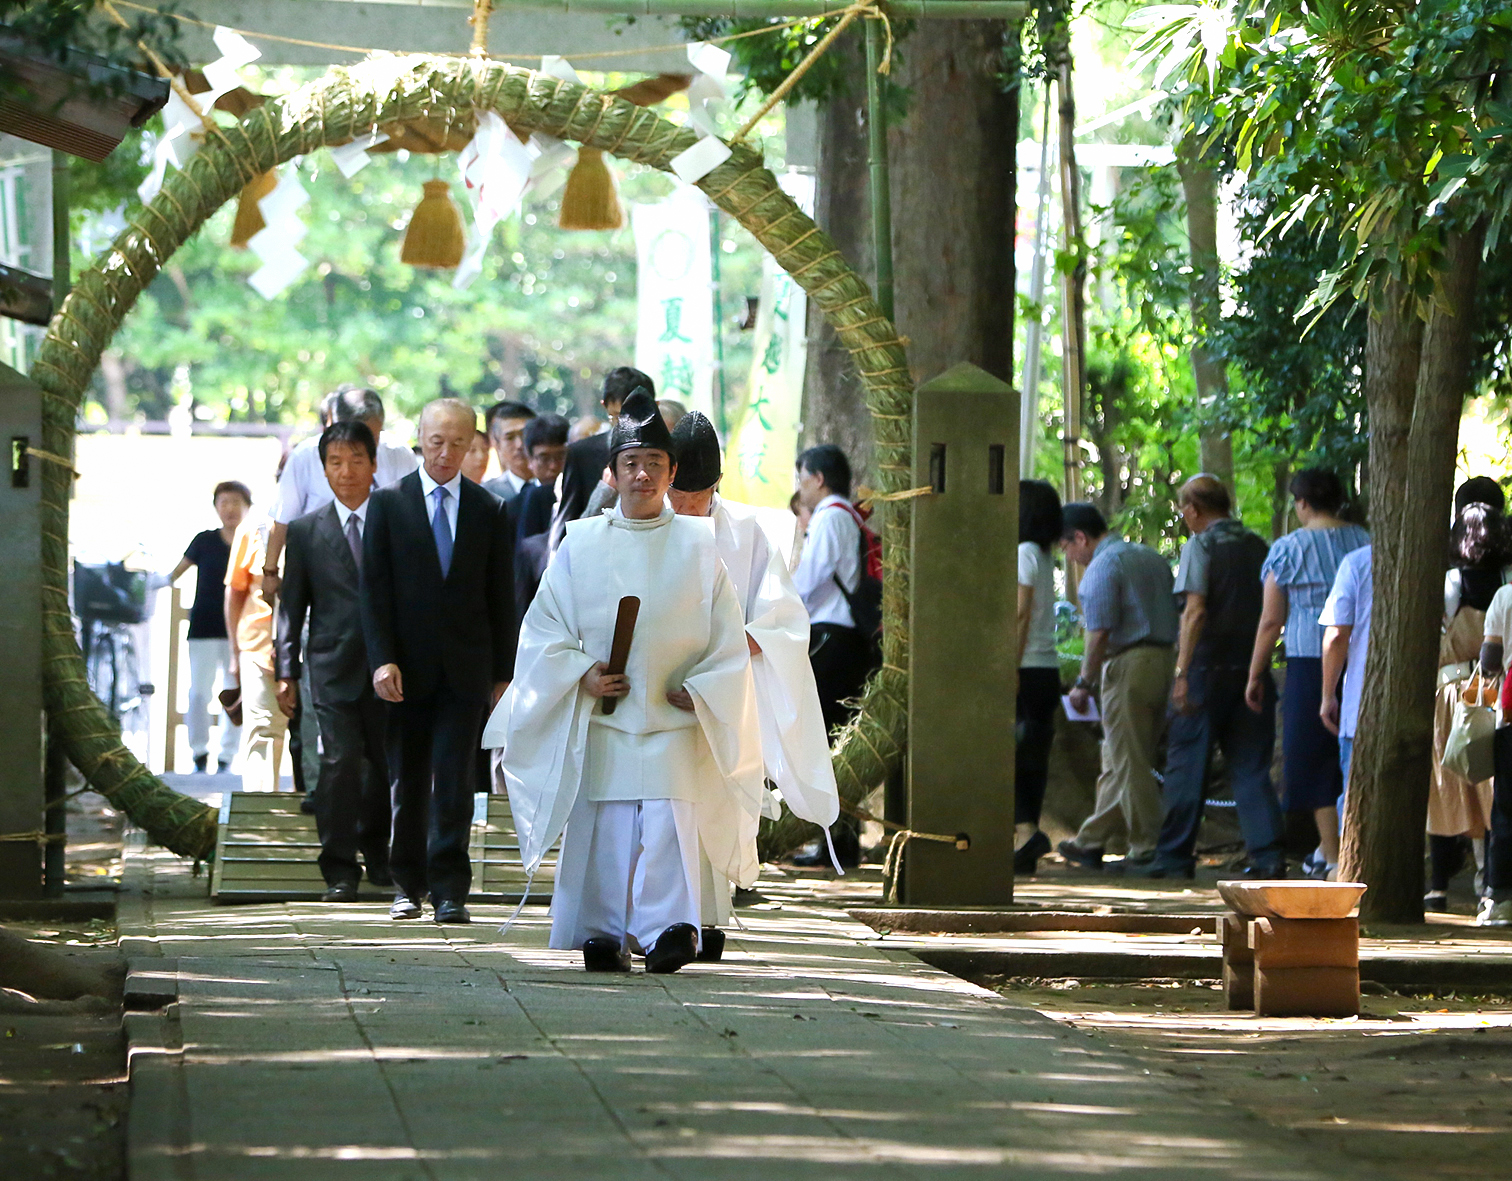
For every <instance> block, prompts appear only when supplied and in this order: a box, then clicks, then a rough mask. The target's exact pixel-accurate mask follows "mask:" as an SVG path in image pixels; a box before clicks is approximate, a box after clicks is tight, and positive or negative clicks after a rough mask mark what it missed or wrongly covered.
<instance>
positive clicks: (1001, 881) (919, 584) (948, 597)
mask: <svg viewBox="0 0 1512 1181" xmlns="http://www.w3.org/2000/svg"><path fill="white" fill-rule="evenodd" d="M1018 403H1019V396H1018V393H1017V391H1015V390H1014V389H1013V388H1012V387H1011V386H1008V385H1006V384H1005V383H1003V382H1001V381H999V380H998V379H997V378H995V377H993V376H992V375H991V374H990V373H987V372H986V371H985V370H982V369H979V368H977V367H976V366H975V365H969V364H964V363H963V364H960V365H956V366H953V367H952V368H951V369H948V370H947V371H946V372H944V373H942V374H941V375H940V376H939V377H936V378H935V379H934V380H933V381H930V382H927V383H926V384H924V385H922V386H920V387H919V390H918V392H917V393H916V394H915V397H914V473H913V484H914V487H923V486H925V485H933V486H934V488H935V492H934V493H933V494H931V495H927V496H920V497H918V498H916V499H915V500H914V501H913V547H912V571H911V578H910V596H911V602H912V642H911V645H910V647H911V654H910V661H911V663H910V669H911V676H910V681H909V703H908V826H909V828H911V829H913V830H914V831H916V832H922V833H934V834H939V835H945V836H954V835H956V834H962V835H963V836H965V837H967V838H969V840H970V846H969V848H966V849H964V850H963V849H961V848H958V847H957V845H956V844H954V843H944V842H938V841H932V840H927V839H919V838H915V839H913V840H911V841H910V842H909V844H908V846H907V850H906V853H905V855H904V875H903V880H902V889H901V897H902V899H903V900H904V902H905V903H907V904H909V905H915V906H1002V905H1006V904H1008V903H1010V902H1012V901H1013V750H1014V734H1013V730H1014V697H1015V694H1016V692H1017V687H1018V653H1017V651H1016V645H1015V638H1014V637H1015V621H1016V615H1017V610H1018ZM891 511H897V510H896V509H893V510H891Z"/></svg>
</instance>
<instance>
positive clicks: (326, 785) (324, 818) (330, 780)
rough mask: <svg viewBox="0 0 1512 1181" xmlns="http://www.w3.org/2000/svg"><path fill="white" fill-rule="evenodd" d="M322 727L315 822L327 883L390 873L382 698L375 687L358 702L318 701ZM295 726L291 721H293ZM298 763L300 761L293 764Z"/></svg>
mask: <svg viewBox="0 0 1512 1181" xmlns="http://www.w3.org/2000/svg"><path fill="white" fill-rule="evenodd" d="M314 710H315V721H316V722H317V723H318V724H319V726H320V784H319V790H317V791H316V793H315V827H316V830H317V831H318V832H319V833H320V872H321V875H322V876H323V877H324V878H325V880H326V885H328V886H332V885H335V884H336V883H337V882H356V881H360V880H361V878H362V866H361V865H359V864H358V863H357V855H358V854H359V853H360V854H361V855H362V862H363V864H364V865H366V866H367V870H368V877H369V878H372V877H374V876H376V877H379V878H382V877H385V876H387V874H388V863H389V775H388V759H387V755H386V752H385V750H384V743H385V735H384V721H385V718H384V711H383V703H382V702H381V701H379V700H378V698H377V697H376V696H375V695H374V693H373V690H372V689H371V688H369V689H366V690H364V691H363V694H362V696H361V697H360V698H358V699H357V700H356V701H321V700H318V699H317V700H316V701H315V702H314ZM291 725H292V723H291ZM295 766H298V763H297V762H296V763H295Z"/></svg>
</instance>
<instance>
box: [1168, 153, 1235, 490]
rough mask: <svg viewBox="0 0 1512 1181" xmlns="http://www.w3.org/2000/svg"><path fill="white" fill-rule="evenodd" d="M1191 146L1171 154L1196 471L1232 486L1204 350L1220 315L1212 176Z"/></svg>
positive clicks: (1216, 377) (1222, 381)
mask: <svg viewBox="0 0 1512 1181" xmlns="http://www.w3.org/2000/svg"><path fill="white" fill-rule="evenodd" d="M1195 151H1196V149H1195V147H1194V145H1192V144H1190V143H1183V144H1182V145H1181V147H1180V148H1179V149H1178V150H1177V152H1176V171H1177V172H1178V173H1179V174H1180V176H1181V190H1182V193H1183V195H1184V196H1185V197H1186V210H1187V238H1188V241H1189V243H1190V251H1189V257H1190V260H1191V264H1192V276H1191V280H1190V286H1189V288H1188V300H1189V302H1190V304H1191V308H1192V337H1193V339H1192V375H1193V377H1194V378H1195V379H1196V383H1197V416H1198V418H1197V421H1198V424H1199V425H1198V434H1197V438H1198V446H1199V449H1200V452H1201V458H1200V460H1199V462H1200V463H1201V464H1202V470H1203V471H1205V472H1207V473H1209V474H1210V475H1214V476H1217V477H1218V478H1219V479H1220V480H1222V481H1223V482H1224V483H1225V484H1227V485H1228V486H1229V487H1230V488H1233V486H1234V443H1233V439H1232V438H1231V437H1230V435H1229V432H1228V431H1227V430H1226V429H1225V428H1224V427H1223V426H1222V425H1221V424H1219V423H1218V422H1217V421H1216V411H1217V409H1218V403H1219V401H1220V400H1221V399H1222V398H1223V396H1224V395H1225V394H1227V393H1228V376H1227V374H1226V373H1225V372H1224V366H1223V362H1222V361H1220V360H1218V359H1217V358H1215V357H1214V356H1213V355H1212V352H1211V351H1210V350H1209V348H1208V344H1207V342H1208V340H1209V339H1210V337H1211V335H1212V332H1213V329H1214V328H1216V327H1217V325H1218V322H1219V320H1220V319H1222V316H1223V306H1222V304H1221V302H1220V301H1219V296H1218V280H1219V275H1220V273H1221V271H1220V266H1219V262H1218V174H1217V173H1216V172H1215V171H1214V170H1213V169H1212V167H1211V166H1209V165H1206V164H1202V163H1201V162H1199V161H1198V160H1197V159H1196V156H1195Z"/></svg>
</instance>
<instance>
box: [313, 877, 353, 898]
mask: <svg viewBox="0 0 1512 1181" xmlns="http://www.w3.org/2000/svg"><path fill="white" fill-rule="evenodd" d="M320 900H321V901H322V902H356V901H357V883H356V882H332V883H331V884H330V885H329V886H327V887H326V892H325V893H324V894H322V895H321V896H320Z"/></svg>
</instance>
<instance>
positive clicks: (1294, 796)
mask: <svg viewBox="0 0 1512 1181" xmlns="http://www.w3.org/2000/svg"><path fill="white" fill-rule="evenodd" d="M1289 491H1290V492H1291V495H1292V501H1293V504H1294V506H1295V510H1296V514H1297V520H1299V521H1300V522H1302V527H1301V528H1300V529H1297V530H1295V531H1293V532H1291V533H1288V534H1287V535H1286V536H1285V537H1282V538H1279V539H1277V541H1276V543H1275V544H1274V545H1272V546H1271V549H1270V553H1269V554H1268V555H1267V556H1266V559H1265V564H1264V565H1263V566H1262V567H1261V568H1260V577H1261V579H1262V580H1263V581H1264V584H1265V600H1264V606H1263V608H1262V612H1261V616H1260V626H1259V628H1258V629H1257V630H1256V632H1255V650H1254V652H1253V654H1252V655H1251V656H1250V672H1249V687H1248V690H1247V691H1246V693H1245V700H1246V702H1247V703H1248V704H1249V707H1250V708H1251V709H1253V710H1255V711H1256V712H1257V713H1258V712H1259V710H1260V708H1261V706H1262V705H1263V703H1264V699H1265V697H1264V695H1265V681H1264V678H1265V673H1266V670H1267V669H1269V668H1270V665H1271V657H1272V655H1273V654H1274V652H1275V649H1276V641H1277V640H1278V639H1280V638H1281V637H1282V636H1283V633H1284V636H1285V643H1286V683H1285V687H1284V689H1283V690H1282V693H1281V745H1282V755H1283V761H1284V764H1285V783H1286V791H1285V796H1284V798H1283V800H1282V805H1281V806H1282V808H1283V809H1284V810H1285V811H1287V812H1301V811H1307V812H1311V813H1312V814H1313V816H1314V817H1315V818H1316V820H1317V823H1318V842H1319V844H1320V846H1321V847H1322V851H1323V857H1324V859H1325V861H1326V862H1327V864H1328V868H1329V869H1332V868H1333V867H1334V866H1335V865H1337V864H1338V861H1339V809H1338V800H1339V794H1340V792H1341V791H1342V790H1343V786H1344V785H1343V781H1342V780H1343V777H1342V774H1341V773H1340V770H1339V740H1338V739H1337V738H1336V737H1334V735H1333V734H1331V733H1329V731H1328V730H1327V729H1326V728H1325V727H1324V725H1323V722H1322V720H1321V719H1320V718H1319V716H1318V707H1319V706H1320V705H1321V704H1322V702H1323V628H1322V626H1321V625H1320V624H1319V623H1318V613H1319V612H1320V611H1321V610H1322V609H1323V600H1324V599H1326V598H1328V591H1329V588H1330V587H1332V586H1333V582H1334V574H1335V572H1337V570H1338V568H1339V563H1340V562H1341V561H1342V560H1343V558H1344V555H1345V554H1347V553H1349V552H1350V551H1351V550H1356V549H1359V548H1360V546H1362V545H1368V544H1369V543H1370V535H1369V534H1368V533H1366V532H1365V530H1364V529H1362V528H1360V526H1358V525H1351V524H1349V523H1348V522H1347V521H1343V520H1340V519H1339V515H1338V514H1339V510H1340V509H1341V508H1342V507H1343V505H1344V486H1343V485H1342V484H1341V483H1340V482H1339V477H1338V476H1336V475H1334V474H1333V472H1330V471H1326V470H1324V469H1323V468H1306V469H1304V470H1303V471H1300V472H1298V473H1297V474H1296V475H1295V476H1293V477H1292V481H1291V485H1290V486H1289Z"/></svg>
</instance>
